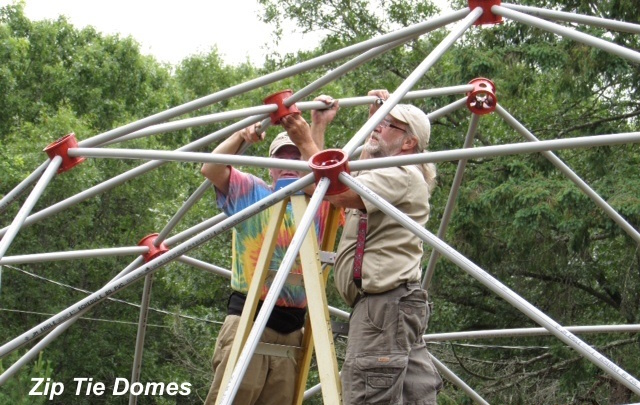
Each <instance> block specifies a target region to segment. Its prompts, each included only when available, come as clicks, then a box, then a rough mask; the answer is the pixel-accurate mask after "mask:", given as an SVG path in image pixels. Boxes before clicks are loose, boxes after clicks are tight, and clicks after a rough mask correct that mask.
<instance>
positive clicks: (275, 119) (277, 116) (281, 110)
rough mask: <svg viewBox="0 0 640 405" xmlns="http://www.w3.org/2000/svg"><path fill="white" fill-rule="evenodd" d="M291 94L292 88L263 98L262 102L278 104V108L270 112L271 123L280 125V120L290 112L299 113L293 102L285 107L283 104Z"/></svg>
mask: <svg viewBox="0 0 640 405" xmlns="http://www.w3.org/2000/svg"><path fill="white" fill-rule="evenodd" d="M292 94H293V91H292V90H289V89H287V90H282V91H281V92H278V93H274V94H272V95H270V96H268V97H267V98H265V99H264V104H275V105H277V106H278V109H277V110H276V111H275V112H272V113H271V124H273V125H280V120H282V118H284V117H286V116H287V115H291V114H300V110H299V109H298V107H296V105H295V104H293V105H291V106H290V107H287V106H286V105H284V101H285V100H286V99H288V98H289V97H291V95H292Z"/></svg>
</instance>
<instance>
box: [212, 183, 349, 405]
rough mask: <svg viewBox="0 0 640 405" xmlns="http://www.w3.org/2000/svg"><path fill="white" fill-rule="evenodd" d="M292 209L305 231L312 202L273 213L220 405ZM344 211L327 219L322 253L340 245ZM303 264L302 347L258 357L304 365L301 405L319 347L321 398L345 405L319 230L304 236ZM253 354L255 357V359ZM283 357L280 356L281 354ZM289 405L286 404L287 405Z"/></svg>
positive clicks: (297, 400)
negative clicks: (305, 217) (305, 218)
mask: <svg viewBox="0 0 640 405" xmlns="http://www.w3.org/2000/svg"><path fill="white" fill-rule="evenodd" d="M289 203H291V207H292V211H293V217H294V221H295V224H296V227H298V228H299V227H300V222H301V220H302V216H303V214H304V212H305V211H306V209H307V206H308V197H307V196H306V195H303V194H296V195H292V196H290V197H287V198H285V199H284V200H282V201H280V202H279V203H277V204H275V205H274V207H272V211H271V217H270V219H269V224H268V226H267V230H266V233H265V238H264V242H263V245H262V249H261V250H260V256H259V257H258V261H257V263H256V269H255V273H254V275H253V279H252V281H251V284H250V285H249V291H248V292H247V300H246V302H245V305H244V308H243V311H242V315H241V316H240V322H239V324H238V330H237V332H236V338H235V339H234V341H233V345H232V347H231V352H230V354H229V360H228V362H227V366H226V369H225V372H224V377H223V379H222V383H221V385H220V390H219V392H218V398H217V399H216V405H219V404H220V403H221V400H222V398H223V396H224V394H225V391H226V389H227V388H228V386H229V383H230V382H231V377H232V374H233V371H234V369H235V367H236V365H237V363H238V360H239V358H240V354H241V352H242V350H243V348H244V346H245V344H246V342H247V338H248V336H249V333H250V332H251V328H252V327H253V322H254V318H255V314H256V310H257V307H258V302H259V300H260V295H261V292H262V287H263V285H264V282H265V280H266V278H267V275H268V274H269V263H270V262H271V258H272V256H273V252H274V250H275V246H276V240H277V236H278V232H279V230H280V226H281V224H282V221H283V219H284V214H285V212H286V209H287V204H289ZM339 219H340V211H339V210H337V209H336V208H334V207H333V206H331V208H330V210H329V215H328V217H327V219H326V221H327V222H326V226H325V232H324V236H323V243H322V251H323V252H327V251H329V252H333V250H334V248H335V240H336V235H337V232H338V227H339V222H340V221H339ZM299 257H300V261H301V264H302V276H303V279H304V288H305V291H306V294H307V307H308V308H307V309H308V314H307V319H306V322H305V328H304V334H303V342H302V346H301V347H300V348H297V347H291V346H279V347H276V346H278V345H265V344H260V345H259V346H258V348H257V349H256V351H255V352H258V351H260V352H261V353H264V354H273V355H283V356H288V357H292V356H293V357H294V358H295V359H296V361H297V363H298V365H299V367H298V370H299V372H298V375H297V376H296V391H295V396H294V401H293V404H302V400H303V396H304V391H305V387H306V383H307V378H308V376H309V369H310V365H311V360H312V357H313V351H314V346H315V351H316V362H317V364H318V372H319V376H320V383H321V384H322V396H323V401H324V403H325V404H331V405H334V404H336V405H340V404H342V395H341V385H340V376H339V372H338V363H337V360H336V353H335V346H334V343H333V334H332V332H331V320H330V318H329V307H328V303H327V295H326V292H325V286H326V282H327V278H328V275H329V271H328V270H326V271H324V272H323V270H322V265H321V262H320V249H319V247H318V240H317V237H316V231H315V227H314V226H311V227H310V228H309V231H308V232H307V234H306V235H305V238H304V240H303V242H302V245H301V247H300V252H299ZM255 352H254V354H255ZM278 353H279V354H278ZM283 405H286V404H283Z"/></svg>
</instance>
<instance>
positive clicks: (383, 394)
mask: <svg viewBox="0 0 640 405" xmlns="http://www.w3.org/2000/svg"><path fill="white" fill-rule="evenodd" d="M408 361H409V358H408V357H407V356H406V355H402V354H391V355H389V354H381V355H368V356H361V357H358V358H356V370H355V372H356V373H357V374H360V375H358V376H356V378H360V379H362V381H364V383H365V384H364V392H361V393H353V394H355V395H354V398H362V399H363V401H359V402H358V403H364V404H383V403H384V404H400V403H401V402H402V384H403V381H404V375H405V373H406V371H407V364H408Z"/></svg>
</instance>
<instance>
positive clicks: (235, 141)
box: [200, 124, 264, 194]
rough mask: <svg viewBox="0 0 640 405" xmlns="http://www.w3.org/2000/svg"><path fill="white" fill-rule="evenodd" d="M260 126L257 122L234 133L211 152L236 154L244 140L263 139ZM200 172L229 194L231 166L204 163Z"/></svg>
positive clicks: (248, 141)
mask: <svg viewBox="0 0 640 405" xmlns="http://www.w3.org/2000/svg"><path fill="white" fill-rule="evenodd" d="M259 128H260V124H255V125H251V126H249V127H247V128H244V129H241V130H240V131H237V132H235V133H233V134H232V135H231V136H230V137H228V138H227V139H225V140H224V141H223V142H221V143H220V144H219V145H218V146H217V147H216V148H215V149H214V150H213V152H211V153H212V154H226V155H234V154H236V153H238V150H240V147H241V146H242V143H243V142H247V143H249V144H252V143H256V142H260V141H262V139H263V138H264V133H261V134H259V133H258V129H259ZM200 173H202V175H203V176H204V177H206V178H207V179H208V180H209V181H210V182H211V183H213V185H215V186H216V187H217V188H218V189H219V190H220V191H222V193H224V194H227V193H228V192H229V179H230V176H231V166H228V165H225V164H219V163H205V164H203V165H202V168H201V169H200Z"/></svg>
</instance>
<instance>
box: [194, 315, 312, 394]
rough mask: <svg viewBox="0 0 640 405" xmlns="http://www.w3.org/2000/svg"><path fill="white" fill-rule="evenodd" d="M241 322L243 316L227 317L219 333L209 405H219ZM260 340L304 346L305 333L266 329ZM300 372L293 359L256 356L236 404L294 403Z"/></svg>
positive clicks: (248, 370) (253, 358)
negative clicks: (285, 332) (218, 397)
mask: <svg viewBox="0 0 640 405" xmlns="http://www.w3.org/2000/svg"><path fill="white" fill-rule="evenodd" d="M239 321H240V317H239V316H237V315H227V317H226V318H225V320H224V324H223V325H222V328H221V329H220V333H219V334H218V340H217V341H216V348H215V352H214V354H213V371H214V375H213V382H212V383H211V388H210V390H209V394H208V395H207V399H206V401H205V404H206V405H214V404H215V403H216V397H217V396H218V391H219V389H220V384H221V383H222V377H223V376H224V369H225V367H226V366H227V360H228V359H229V352H230V351H231V345H232V344H233V339H234V338H235V336H236V330H237V329H238V323H239ZM260 341H261V342H265V343H272V344H279V345H286V346H297V347H300V345H301V344H302V330H297V331H295V332H291V333H289V334H282V333H278V332H276V331H274V330H273V329H270V328H265V330H264V332H263V333H262V337H261V339H260ZM297 373H298V368H297V366H296V363H295V361H294V360H293V359H289V358H287V357H278V356H266V355H261V354H254V355H253V357H252V358H251V361H250V362H249V366H248V368H247V372H246V373H245V375H244V377H243V379H242V383H241V384H240V388H239V389H238V393H237V394H236V397H235V399H234V401H233V403H234V405H253V404H259V405H287V404H291V403H292V402H293V394H294V390H295V383H296V375H297ZM225 388H226V387H225Z"/></svg>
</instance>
